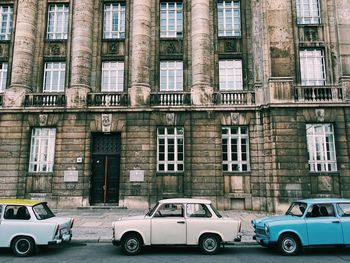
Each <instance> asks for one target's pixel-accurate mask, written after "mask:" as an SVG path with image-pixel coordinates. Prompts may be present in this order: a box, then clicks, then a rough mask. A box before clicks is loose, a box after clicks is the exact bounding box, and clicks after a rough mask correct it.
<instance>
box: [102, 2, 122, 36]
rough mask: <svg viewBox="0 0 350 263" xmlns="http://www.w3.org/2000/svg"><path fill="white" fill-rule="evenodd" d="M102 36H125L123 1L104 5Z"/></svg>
mask: <svg viewBox="0 0 350 263" xmlns="http://www.w3.org/2000/svg"><path fill="white" fill-rule="evenodd" d="M103 38H105V39H115V38H125V3H108V4H105V5H104V21H103Z"/></svg>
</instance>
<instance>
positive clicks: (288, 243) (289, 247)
mask: <svg viewBox="0 0 350 263" xmlns="http://www.w3.org/2000/svg"><path fill="white" fill-rule="evenodd" d="M282 247H283V250H284V251H286V252H288V253H293V252H294V251H295V249H296V243H295V240H294V239H290V238H286V239H285V240H283V244H282Z"/></svg>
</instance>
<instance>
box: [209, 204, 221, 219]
mask: <svg viewBox="0 0 350 263" xmlns="http://www.w3.org/2000/svg"><path fill="white" fill-rule="evenodd" d="M210 207H211V209H212V210H213V211H214V213H215V215H216V216H217V217H218V218H222V215H220V213H219V211H218V210H216V208H215V207H214V206H213V205H212V204H210Z"/></svg>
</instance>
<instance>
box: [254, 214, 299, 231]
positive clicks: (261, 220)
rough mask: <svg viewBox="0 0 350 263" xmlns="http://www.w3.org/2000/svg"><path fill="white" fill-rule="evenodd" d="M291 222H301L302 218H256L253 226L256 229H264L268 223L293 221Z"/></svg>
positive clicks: (282, 216) (290, 216)
mask: <svg viewBox="0 0 350 263" xmlns="http://www.w3.org/2000/svg"><path fill="white" fill-rule="evenodd" d="M291 220H300V217H297V216H292V215H281V216H269V217H263V218H256V219H254V220H252V224H253V226H255V227H257V226H258V227H261V228H263V227H264V225H265V224H267V223H273V222H279V221H291Z"/></svg>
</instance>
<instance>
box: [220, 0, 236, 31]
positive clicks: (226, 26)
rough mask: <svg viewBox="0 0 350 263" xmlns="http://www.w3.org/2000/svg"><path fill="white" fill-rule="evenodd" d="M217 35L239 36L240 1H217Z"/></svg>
mask: <svg viewBox="0 0 350 263" xmlns="http://www.w3.org/2000/svg"><path fill="white" fill-rule="evenodd" d="M217 12H218V35H219V37H240V36H241V27H242V25H241V1H240V0H228V1H227V0H221V1H218V2H217Z"/></svg>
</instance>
